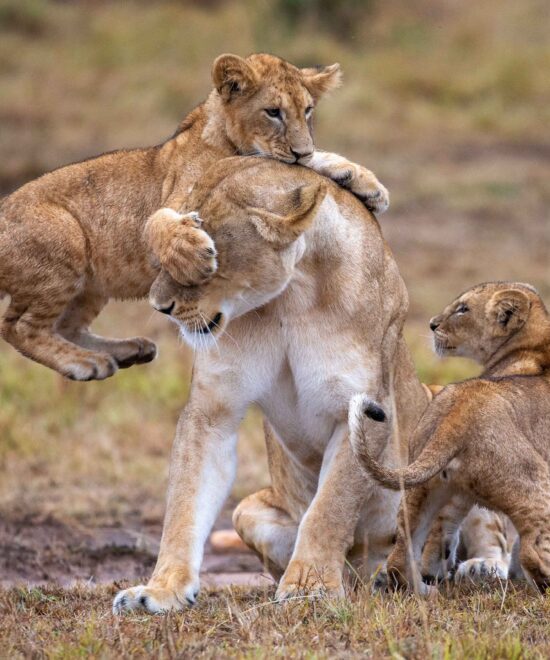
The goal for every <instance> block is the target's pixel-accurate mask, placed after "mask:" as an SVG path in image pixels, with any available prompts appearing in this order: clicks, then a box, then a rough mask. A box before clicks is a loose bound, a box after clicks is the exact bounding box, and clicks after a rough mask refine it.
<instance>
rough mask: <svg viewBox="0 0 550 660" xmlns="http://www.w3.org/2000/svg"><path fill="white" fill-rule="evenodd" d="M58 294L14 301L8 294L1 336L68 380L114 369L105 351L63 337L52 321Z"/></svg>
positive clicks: (60, 301) (105, 375)
mask: <svg viewBox="0 0 550 660" xmlns="http://www.w3.org/2000/svg"><path fill="white" fill-rule="evenodd" d="M65 304H66V300H64V299H63V298H62V297H59V298H57V299H56V298H55V296H54V297H50V298H48V299H40V298H33V299H32V301H30V302H29V303H27V304H25V303H18V302H17V299H15V298H12V301H11V304H10V305H9V307H8V309H7V311H6V314H5V316H4V320H3V323H2V329H1V334H2V337H3V338H4V339H5V340H6V341H7V342H8V343H10V344H11V345H12V346H13V347H14V348H15V349H17V350H18V351H19V352H20V353H22V354H23V355H24V356H25V357H28V358H30V359H31V360H34V361H35V362H38V363H40V364H43V365H44V366H46V367H49V368H50V369H53V370H55V371H57V372H59V373H60V374H62V375H63V376H66V377H67V378H70V379H72V380H102V379H104V378H108V377H109V376H112V375H113V374H114V373H115V371H116V370H117V365H116V362H115V361H114V360H113V358H112V357H111V356H110V355H108V354H106V353H96V352H93V351H89V350H86V349H83V348H80V347H79V346H76V345H75V344H73V343H71V342H70V341H67V340H66V339H64V338H63V337H62V336H61V335H60V334H58V333H57V332H55V330H54V325H55V322H56V320H57V318H58V317H59V315H60V313H61V312H62V310H63V308H64V307H65Z"/></svg>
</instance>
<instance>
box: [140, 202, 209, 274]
mask: <svg viewBox="0 0 550 660" xmlns="http://www.w3.org/2000/svg"><path fill="white" fill-rule="evenodd" d="M201 224H202V220H201V219H200V218H199V216H198V214H197V213H195V212H193V213H187V214H186V215H182V214H181V213H178V212H177V211H174V210H173V209H169V208H165V209H160V210H159V211H157V212H156V213H154V214H153V215H152V216H151V218H149V220H148V222H147V230H146V231H147V235H148V241H149V245H150V247H151V249H152V251H153V253H154V254H155V256H156V257H157V259H158V260H159V262H160V265H161V267H162V268H164V269H165V270H167V271H168V273H170V275H171V276H172V277H173V278H174V279H175V280H176V282H179V283H180V284H182V285H183V286H196V285H199V284H204V283H205V282H207V281H208V280H209V279H210V278H211V277H212V275H213V274H214V273H215V272H216V269H217V262H216V248H215V246H214V241H213V240H212V239H211V238H210V236H209V235H208V234H207V233H206V232H205V231H203V230H202V229H201Z"/></svg>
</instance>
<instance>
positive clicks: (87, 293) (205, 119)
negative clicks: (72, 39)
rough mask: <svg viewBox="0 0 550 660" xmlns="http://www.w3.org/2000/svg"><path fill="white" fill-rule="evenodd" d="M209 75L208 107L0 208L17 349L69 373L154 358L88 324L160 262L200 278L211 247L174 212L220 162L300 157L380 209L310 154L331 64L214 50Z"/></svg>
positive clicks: (101, 374)
mask: <svg viewBox="0 0 550 660" xmlns="http://www.w3.org/2000/svg"><path fill="white" fill-rule="evenodd" d="M212 77H213V80H214V85H215V88H214V90H213V91H212V92H211V94H210V96H209V97H208V99H207V100H206V102H205V103H203V104H202V105H200V106H199V107H198V108H196V109H195V110H193V111H192V112H191V113H190V114H189V115H188V116H187V117H186V118H185V119H184V121H183V122H182V123H181V125H180V126H179V128H178V130H177V132H176V134H175V135H174V136H173V137H172V138H171V139H169V140H167V141H166V142H164V143H163V144H161V145H158V146H155V147H150V148H146V149H134V150H132V151H116V152H114V153H110V154H105V155H103V156H99V157H98V158H94V159H91V160H87V161H83V162H81V163H76V164H74V165H68V166H66V167H63V168H61V169H58V170H55V171H54V172H51V173H49V174H46V175H44V176H42V177H40V178H39V179H37V180H35V181H32V182H30V183H28V184H26V185H25V186H23V187H22V188H20V189H19V190H17V191H15V192H14V193H13V194H12V195H10V196H9V197H7V198H6V199H5V200H4V201H3V202H2V203H1V204H0V255H1V256H0V296H1V295H2V293H7V294H9V296H10V299H11V300H10V305H9V307H8V309H7V312H6V314H5V317H4V319H3V322H2V325H1V326H0V333H1V335H2V337H3V338H4V339H5V340H6V341H8V342H9V343H10V344H11V345H12V346H14V347H15V348H16V349H17V350H19V351H20V352H21V353H22V354H23V355H25V356H27V357H28V358H30V359H32V360H35V361H36V362H39V363H40V364H43V365H45V366H47V367H50V368H51V369H54V370H56V371H58V372H59V373H61V374H63V375H64V376H67V377H68V378H71V379H74V380H92V379H103V378H107V377H108V376H112V375H113V374H114V373H115V371H116V370H117V368H119V367H128V366H130V365H133V364H138V363H141V362H148V361H150V360H152V359H153V358H154V357H155V353H156V348H155V345H154V344H153V343H152V342H150V341H149V340H147V339H143V338H133V339H125V340H117V339H106V338H103V337H98V336H97V335H94V334H92V333H91V332H90V330H89V326H90V324H91V322H92V321H93V320H94V319H95V317H96V316H97V315H98V313H99V312H100V311H101V309H102V308H103V307H104V305H105V304H106V303H107V301H108V300H109V299H110V298H118V299H129V298H141V297H144V296H146V295H147V293H148V292H149V289H150V287H151V284H152V282H153V281H154V279H155V277H156V276H157V274H158V272H159V270H160V268H161V267H162V268H163V269H164V270H166V271H167V272H168V273H170V275H171V276H172V277H173V278H174V279H175V280H176V281H178V282H179V283H181V284H184V285H196V284H200V283H202V282H204V281H206V280H207V279H208V278H209V277H210V276H211V275H212V273H213V272H214V271H215V269H216V253H215V249H214V244H213V242H212V241H211V239H210V238H209V237H208V235H207V234H206V233H205V232H203V231H202V230H201V229H200V225H199V223H198V221H197V219H196V217H195V216H194V215H193V214H185V211H193V209H189V208H187V206H186V197H187V195H188V193H189V191H190V190H191V188H192V186H193V184H194V183H195V182H196V181H197V179H198V178H199V177H200V175H201V174H202V173H203V172H204V171H205V170H206V169H207V168H208V167H209V166H210V165H212V164H213V163H214V162H215V161H217V160H220V159H221V158H224V157H226V156H232V155H235V154H251V155H259V156H269V157H272V158H275V159H278V160H282V161H284V162H287V163H295V162H298V161H299V162H300V163H301V164H304V165H307V166H308V167H311V168H312V169H314V170H316V171H317V172H319V173H320V174H323V175H325V176H329V177H331V178H332V179H334V180H335V181H337V182H339V183H340V184H341V185H345V186H346V187H347V188H349V189H350V190H351V191H352V192H353V193H355V194H356V195H357V196H358V197H359V198H360V199H361V200H362V201H363V202H364V203H365V204H366V205H367V206H368V207H369V208H370V209H371V210H375V211H378V212H382V211H384V210H385V209H386V208H387V206H388V194H387V191H386V189H385V188H384V187H383V186H382V185H381V184H380V183H379V182H378V180H377V179H376V177H375V176H374V175H373V174H372V172H370V171H369V170H366V169H365V168H362V167H360V166H358V165H355V164H353V163H350V162H349V161H347V160H346V159H345V158H342V157H341V156H337V155H336V154H327V153H324V152H320V151H317V150H315V148H314V144H313V137H312V116H313V110H314V107H315V105H316V103H317V101H318V100H319V99H320V98H321V96H322V95H323V94H324V93H325V92H327V91H329V90H331V89H332V88H334V87H336V86H338V84H339V82H340V71H339V66H338V65H337V64H334V65H332V66H329V67H325V68H320V69H298V68H296V67H295V66H293V65H291V64H289V63H288V62H285V61H284V60H281V59H279V58H277V57H274V56H271V55H262V54H256V55H251V56H249V57H247V58H246V59H242V58H240V57H237V56H236V55H222V56H220V57H219V58H218V59H217V60H216V61H215V62H214V67H213V71H212ZM163 207H164V208H163ZM158 209H160V210H158ZM155 211H156V213H155ZM179 211H181V212H182V213H183V214H182V213H179ZM151 214H153V215H151Z"/></svg>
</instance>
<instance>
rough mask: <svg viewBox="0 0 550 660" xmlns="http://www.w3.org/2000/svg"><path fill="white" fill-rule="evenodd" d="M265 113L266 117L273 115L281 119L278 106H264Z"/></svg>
mask: <svg viewBox="0 0 550 660" xmlns="http://www.w3.org/2000/svg"><path fill="white" fill-rule="evenodd" d="M265 113H266V115H267V116H268V117H273V118H274V119H281V117H282V116H281V110H280V108H266V109H265Z"/></svg>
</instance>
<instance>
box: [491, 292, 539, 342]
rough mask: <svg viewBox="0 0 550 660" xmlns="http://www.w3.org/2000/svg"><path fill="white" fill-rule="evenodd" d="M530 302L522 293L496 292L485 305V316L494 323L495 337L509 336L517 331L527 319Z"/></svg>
mask: <svg viewBox="0 0 550 660" xmlns="http://www.w3.org/2000/svg"><path fill="white" fill-rule="evenodd" d="M530 308H531V302H530V300H529V298H528V297H527V295H526V294H525V293H523V291H518V290H517V289H506V290H505V291H497V292H496V293H495V294H493V297H492V298H491V300H489V302H488V303H487V308H486V310H487V316H488V317H489V318H490V319H491V320H492V321H493V322H494V323H495V335H497V336H505V335H510V334H512V333H514V332H516V331H517V330H519V329H520V328H521V327H522V326H523V324H524V323H525V321H527V318H528V317H529V310H530Z"/></svg>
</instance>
